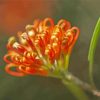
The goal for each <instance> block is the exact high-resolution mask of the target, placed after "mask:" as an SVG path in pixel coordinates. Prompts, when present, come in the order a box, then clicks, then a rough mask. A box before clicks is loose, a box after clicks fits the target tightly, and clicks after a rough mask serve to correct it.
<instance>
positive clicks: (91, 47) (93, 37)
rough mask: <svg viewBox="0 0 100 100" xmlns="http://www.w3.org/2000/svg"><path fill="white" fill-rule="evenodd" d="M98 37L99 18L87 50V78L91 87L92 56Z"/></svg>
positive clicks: (99, 35) (99, 32)
mask: <svg viewBox="0 0 100 100" xmlns="http://www.w3.org/2000/svg"><path fill="white" fill-rule="evenodd" d="M99 37H100V18H99V19H98V21H97V24H96V26H95V29H94V32H93V36H92V39H91V42H90V48H89V53H88V61H89V78H90V82H91V84H92V85H94V82H93V73H92V72H93V62H94V55H95V50H96V46H97V42H98V40H99Z"/></svg>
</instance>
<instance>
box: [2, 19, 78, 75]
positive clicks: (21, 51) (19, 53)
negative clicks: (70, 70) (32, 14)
mask: <svg viewBox="0 0 100 100" xmlns="http://www.w3.org/2000/svg"><path fill="white" fill-rule="evenodd" d="M78 35H79V29H78V28H77V27H71V24H70V22H68V21H67V20H63V19H61V20H60V21H59V22H58V23H57V24H56V25H54V22H53V20H52V19H51V18H46V19H44V20H42V21H40V20H35V21H34V24H33V25H27V26H26V31H25V32H18V39H19V42H17V41H16V39H15V37H11V38H10V39H9V41H8V44H7V49H8V53H7V54H6V55H5V56H4V60H5V61H6V62H7V63H8V64H7V65H6V67H5V70H6V72H8V73H9V74H11V75H14V76H24V75H27V74H33V75H34V74H38V75H48V74H49V73H55V72H58V71H59V70H61V69H64V70H66V69H67V67H68V65H67V64H68V59H69V55H70V53H71V51H72V47H73V45H74V44H75V42H76V40H77V38H78ZM13 67H14V68H15V70H14V69H11V68H13Z"/></svg>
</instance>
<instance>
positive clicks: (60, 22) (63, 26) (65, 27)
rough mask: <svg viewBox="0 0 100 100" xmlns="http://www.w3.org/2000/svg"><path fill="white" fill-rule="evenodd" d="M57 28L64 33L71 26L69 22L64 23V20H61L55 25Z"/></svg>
mask: <svg viewBox="0 0 100 100" xmlns="http://www.w3.org/2000/svg"><path fill="white" fill-rule="evenodd" d="M57 25H58V26H60V27H61V28H62V30H64V31H66V30H68V29H70V28H71V24H70V22H68V21H66V20H63V19H61V20H60V21H59V22H58V23H57Z"/></svg>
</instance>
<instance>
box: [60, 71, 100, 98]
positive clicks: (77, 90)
mask: <svg viewBox="0 0 100 100" xmlns="http://www.w3.org/2000/svg"><path fill="white" fill-rule="evenodd" d="M62 79H63V80H62V82H63V83H64V84H65V86H66V87H67V88H68V89H69V90H70V92H71V93H72V94H73V95H74V96H75V97H76V98H77V100H89V98H88V97H87V96H86V94H85V93H84V91H83V89H85V90H87V91H89V92H91V93H92V94H93V95H95V96H98V97H100V92H99V91H98V90H96V89H95V88H94V87H92V86H91V85H89V84H88V83H85V82H83V81H81V80H80V79H78V78H77V77H75V76H74V75H72V74H71V73H65V74H64V75H63V78H62Z"/></svg>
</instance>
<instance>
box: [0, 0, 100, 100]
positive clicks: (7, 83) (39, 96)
mask: <svg viewBox="0 0 100 100" xmlns="http://www.w3.org/2000/svg"><path fill="white" fill-rule="evenodd" d="M46 17H51V18H53V19H54V20H55V23H57V21H58V20H60V19H62V18H64V19H67V20H69V21H70V22H71V23H72V26H74V25H75V26H77V27H79V28H80V31H81V34H80V36H79V39H78V41H77V43H76V45H75V47H74V49H73V52H72V55H71V59H70V65H69V70H70V71H71V72H72V73H73V74H74V75H76V76H77V77H79V78H80V79H82V80H84V81H86V82H89V80H88V61H87V55H88V49H89V43H90V39H91V37H92V33H93V30H94V27H95V24H96V22H97V20H98V18H99V17H100V0H0V100H76V99H75V97H74V96H73V95H71V93H70V92H69V91H68V90H67V89H66V88H65V87H64V85H63V84H62V83H61V81H60V80H57V79H53V78H45V77H40V76H25V77H22V78H20V77H13V76H10V75H9V74H7V73H6V72H5V70H4V68H5V65H6V63H5V62H4V61H3V56H4V55H5V54H6V53H7V49H6V44H7V41H8V38H9V37H10V36H12V35H13V36H16V33H17V32H18V31H24V28H25V26H26V25H27V24H32V23H33V21H34V19H36V18H40V19H43V18H46ZM93 74H94V80H95V83H96V86H97V87H98V89H100V39H99V43H98V45H97V49H96V54H95V62H94V73H93ZM87 95H88V96H89V97H90V100H100V98H97V97H95V96H92V95H91V94H89V93H87Z"/></svg>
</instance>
